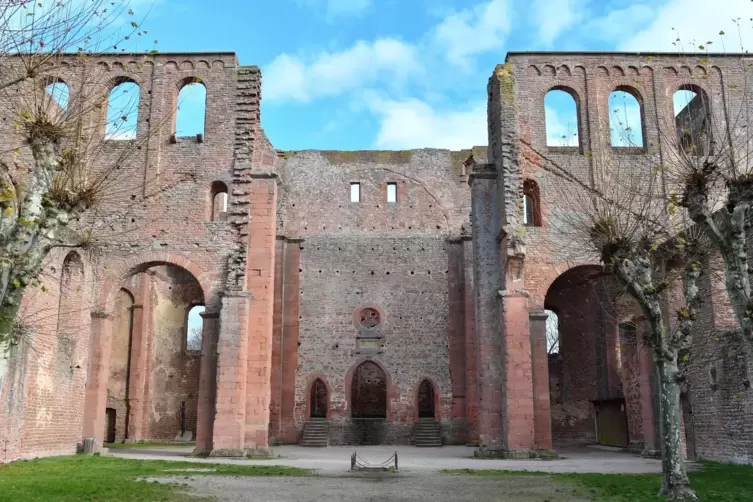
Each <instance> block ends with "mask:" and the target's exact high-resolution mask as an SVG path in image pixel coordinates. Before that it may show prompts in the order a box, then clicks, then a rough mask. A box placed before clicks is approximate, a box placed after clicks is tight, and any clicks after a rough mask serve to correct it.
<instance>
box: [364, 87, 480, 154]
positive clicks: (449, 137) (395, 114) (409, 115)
mask: <svg viewBox="0 0 753 502" xmlns="http://www.w3.org/2000/svg"><path fill="white" fill-rule="evenodd" d="M369 107H370V109H371V111H372V113H374V114H376V115H378V116H379V117H380V127H379V133H378V134H377V139H376V145H375V146H376V148H381V149H395V150H402V149H411V148H449V149H452V150H459V149H463V148H470V147H472V146H476V145H485V144H487V142H488V136H487V131H486V103H485V102H479V103H472V104H470V105H468V106H466V107H465V108H463V109H452V110H437V109H434V108H432V107H431V106H430V105H429V104H428V103H426V102H424V101H421V100H418V99H408V100H405V101H395V100H383V99H374V100H372V101H371V103H370V104H369Z"/></svg>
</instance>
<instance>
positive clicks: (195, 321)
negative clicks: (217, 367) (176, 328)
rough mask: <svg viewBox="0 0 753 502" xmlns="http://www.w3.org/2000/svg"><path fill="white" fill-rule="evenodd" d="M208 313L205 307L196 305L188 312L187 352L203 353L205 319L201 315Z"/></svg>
mask: <svg viewBox="0 0 753 502" xmlns="http://www.w3.org/2000/svg"><path fill="white" fill-rule="evenodd" d="M204 311H206V308H205V307H204V305H194V306H193V307H191V309H190V310H189V311H188V322H187V325H188V327H187V329H186V352H188V353H196V352H201V341H202V339H203V337H204V319H203V318H202V317H201V314H203V313H204Z"/></svg>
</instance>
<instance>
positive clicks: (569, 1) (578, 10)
mask: <svg viewBox="0 0 753 502" xmlns="http://www.w3.org/2000/svg"><path fill="white" fill-rule="evenodd" d="M584 7H585V6H584V5H583V1H582V0H534V2H533V16H534V19H535V21H536V23H537V24H538V26H539V41H540V42H541V43H542V44H544V45H545V46H549V45H551V44H552V42H554V41H555V40H557V38H558V37H559V36H560V35H561V34H562V33H563V32H564V31H565V30H567V29H568V28H570V27H571V26H573V25H574V24H575V23H577V22H578V21H580V20H581V19H582V18H583V9H584Z"/></svg>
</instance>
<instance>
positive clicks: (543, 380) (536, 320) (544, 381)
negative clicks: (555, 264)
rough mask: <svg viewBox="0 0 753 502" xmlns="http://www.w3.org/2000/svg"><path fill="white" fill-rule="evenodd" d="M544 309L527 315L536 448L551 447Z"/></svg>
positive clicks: (546, 448) (547, 354) (545, 317)
mask: <svg viewBox="0 0 753 502" xmlns="http://www.w3.org/2000/svg"><path fill="white" fill-rule="evenodd" d="M548 317H549V314H547V313H546V311H545V310H533V311H531V313H530V315H529V326H530V330H531V361H532V362H533V417H534V445H535V447H536V449H537V450H551V449H552V408H551V403H550V402H549V352H548V351H547V346H546V344H547V340H546V320H547V318H548Z"/></svg>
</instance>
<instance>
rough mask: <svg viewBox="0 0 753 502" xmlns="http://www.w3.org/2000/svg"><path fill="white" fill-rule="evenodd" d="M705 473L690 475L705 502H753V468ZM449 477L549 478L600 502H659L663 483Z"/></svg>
mask: <svg viewBox="0 0 753 502" xmlns="http://www.w3.org/2000/svg"><path fill="white" fill-rule="evenodd" d="M702 466H703V470H700V471H697V472H691V473H690V484H691V486H692V487H693V489H694V490H695V491H696V493H697V494H698V497H699V498H700V499H701V500H702V501H709V502H750V501H752V500H753V467H751V466H743V465H729V464H717V463H714V462H703V463H702ZM442 472H444V473H445V474H467V475H472V476H484V477H487V476H520V475H524V476H525V475H528V476H542V475H543V476H547V477H549V478H551V479H553V480H555V481H558V480H561V481H564V482H567V483H571V484H573V485H575V486H577V487H578V488H580V490H579V491H581V492H583V494H584V495H586V496H588V497H589V498H591V499H592V500H597V501H599V502H601V501H604V502H655V501H661V500H664V499H662V498H661V497H659V496H658V493H659V487H660V483H661V480H660V479H659V476H658V475H651V474H647V475H646V474H642V475H636V474H548V473H535V472H530V473H527V472H515V471H498V470H473V469H458V470H446V471H442Z"/></svg>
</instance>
